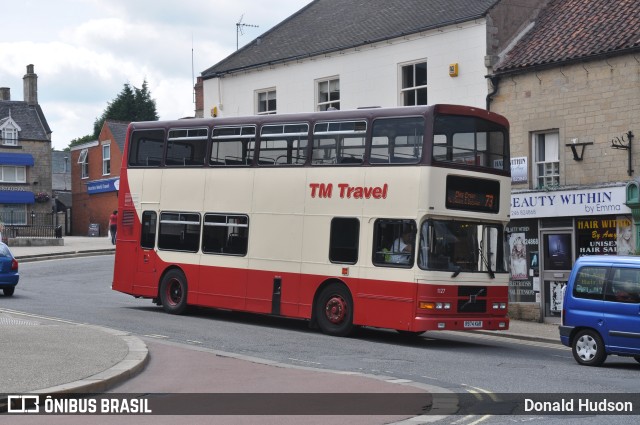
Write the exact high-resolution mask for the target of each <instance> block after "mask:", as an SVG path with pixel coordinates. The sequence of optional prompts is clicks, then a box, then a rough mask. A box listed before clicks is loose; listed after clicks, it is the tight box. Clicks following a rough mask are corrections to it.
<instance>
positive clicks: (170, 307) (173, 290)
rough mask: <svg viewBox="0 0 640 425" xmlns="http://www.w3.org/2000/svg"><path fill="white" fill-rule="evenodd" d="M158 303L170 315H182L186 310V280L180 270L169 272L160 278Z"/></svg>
mask: <svg viewBox="0 0 640 425" xmlns="http://www.w3.org/2000/svg"><path fill="white" fill-rule="evenodd" d="M160 301H161V302H162V308H163V309H164V311H166V312H167V313H170V314H182V313H184V312H185V310H186V309H187V278H186V277H185V275H184V273H182V272H181V271H180V270H170V271H169V272H167V274H165V275H164V277H163V278H162V282H161V283H160Z"/></svg>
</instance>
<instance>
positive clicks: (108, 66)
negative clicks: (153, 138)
mask: <svg viewBox="0 0 640 425" xmlns="http://www.w3.org/2000/svg"><path fill="white" fill-rule="evenodd" d="M310 1H311V0H270V1H264V0H208V1H203V0H175V1H172V0H56V1H51V0H18V1H12V2H5V3H3V6H2V25H1V26H0V87H9V88H10V89H11V100H24V99H23V91H22V90H23V89H22V87H23V84H22V77H23V76H24V74H25V73H26V70H27V65H29V64H33V65H34V68H35V73H36V74H37V75H38V102H39V103H40V106H41V107H42V109H43V111H44V114H45V117H46V118H47V122H48V123H49V126H50V127H51V130H52V131H53V134H52V146H53V147H54V149H56V150H62V149H64V148H65V147H67V146H68V145H69V142H70V141H71V140H72V139H75V138H77V137H81V136H84V135H87V134H90V133H92V132H93V123H94V121H95V119H96V118H97V117H98V116H100V115H101V114H102V112H103V111H104V110H105V108H106V107H107V103H108V102H110V101H112V100H113V99H114V98H115V97H116V96H117V95H118V94H119V93H120V91H121V90H122V88H123V86H124V84H125V83H129V84H130V85H131V86H134V87H138V88H139V87H141V86H142V83H143V81H144V80H145V79H146V80H147V83H148V85H149V90H150V92H151V96H152V98H154V99H155V100H156V109H157V111H158V115H160V119H175V118H182V117H185V116H193V114H194V109H195V108H194V107H195V105H194V103H193V90H192V87H193V84H192V82H193V79H194V78H195V77H197V76H198V75H200V73H201V72H202V71H204V70H205V69H207V68H209V67H210V66H212V65H214V64H216V63H217V62H219V61H221V60H222V59H224V58H225V57H227V56H228V55H230V54H231V53H233V52H234V51H235V49H236V23H237V22H238V21H239V20H240V18H241V17H242V22H243V23H245V24H251V25H258V26H259V27H258V28H253V27H248V26H246V27H244V29H243V33H244V34H243V35H239V45H240V47H242V46H243V45H244V44H246V43H248V42H250V41H251V40H253V39H255V38H256V37H258V36H259V35H260V34H262V33H264V32H266V31H267V30H269V29H270V28H271V27H273V26H274V25H276V24H278V23H279V22H281V21H282V20H284V19H286V18H287V17H288V16H290V15H292V14H293V13H295V12H296V11H298V10H299V9H301V8H303V7H304V6H305V5H307V4H308V3H310ZM192 50H193V67H192ZM192 68H193V71H192Z"/></svg>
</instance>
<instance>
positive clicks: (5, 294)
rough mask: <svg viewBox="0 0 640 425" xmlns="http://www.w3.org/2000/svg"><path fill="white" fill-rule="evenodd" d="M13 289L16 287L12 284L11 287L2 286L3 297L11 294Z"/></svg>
mask: <svg viewBox="0 0 640 425" xmlns="http://www.w3.org/2000/svg"><path fill="white" fill-rule="evenodd" d="M15 290H16V287H15V286H12V287H11V288H4V289H3V290H2V292H4V296H5V297H10V296H11V295H13V291H15Z"/></svg>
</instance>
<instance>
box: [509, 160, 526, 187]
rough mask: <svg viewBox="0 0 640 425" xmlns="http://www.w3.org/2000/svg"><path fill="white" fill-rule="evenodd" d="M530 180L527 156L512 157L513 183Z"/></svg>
mask: <svg viewBox="0 0 640 425" xmlns="http://www.w3.org/2000/svg"><path fill="white" fill-rule="evenodd" d="M528 182H529V166H528V165H527V157H526V156H522V157H518V158H511V183H513V184H519V183H528Z"/></svg>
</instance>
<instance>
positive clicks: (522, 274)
mask: <svg viewBox="0 0 640 425" xmlns="http://www.w3.org/2000/svg"><path fill="white" fill-rule="evenodd" d="M509 236H510V237H509V248H510V252H511V256H510V257H511V280H523V279H527V277H528V274H527V270H528V267H527V247H526V245H525V244H524V241H525V239H526V237H525V234H524V233H511V234H510V235H509Z"/></svg>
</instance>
